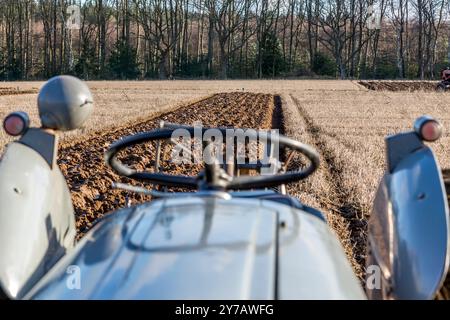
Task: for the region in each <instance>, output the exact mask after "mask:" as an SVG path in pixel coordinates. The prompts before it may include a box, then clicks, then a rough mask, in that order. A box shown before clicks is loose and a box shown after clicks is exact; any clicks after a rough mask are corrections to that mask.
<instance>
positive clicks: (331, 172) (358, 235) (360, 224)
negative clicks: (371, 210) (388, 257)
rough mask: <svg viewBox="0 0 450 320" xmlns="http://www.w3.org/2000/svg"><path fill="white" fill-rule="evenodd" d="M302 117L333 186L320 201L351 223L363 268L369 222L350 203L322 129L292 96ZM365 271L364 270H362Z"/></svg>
mask: <svg viewBox="0 0 450 320" xmlns="http://www.w3.org/2000/svg"><path fill="white" fill-rule="evenodd" d="M291 98H292V100H293V101H294V103H295V105H296V107H297V109H298V111H299V113H300V115H301V117H302V118H303V119H304V121H305V123H306V125H307V127H306V131H307V132H308V133H309V134H310V136H311V138H312V139H313V141H314V144H315V147H316V148H317V149H318V151H319V153H320V154H321V156H322V157H323V159H324V161H325V164H326V167H325V169H326V170H327V173H328V174H327V175H328V179H329V183H330V185H331V186H333V189H334V191H335V192H334V194H333V195H331V198H327V199H326V201H325V200H324V199H321V200H320V201H321V202H323V203H321V204H322V205H323V206H324V207H325V208H327V209H330V210H331V211H332V212H335V213H336V214H339V215H341V216H343V217H344V218H345V220H346V221H347V222H348V223H349V232H350V241H351V243H352V247H353V254H354V257H355V259H356V262H357V263H358V264H359V265H360V266H361V267H363V266H364V263H365V255H366V252H365V251H366V239H365V236H364V235H365V234H366V230H367V221H366V220H365V219H364V217H363V214H362V210H361V205H360V204H358V203H353V202H349V201H348V200H347V199H349V198H350V197H349V195H350V191H349V190H347V189H346V188H345V186H344V185H343V183H342V178H341V177H342V170H341V169H340V168H339V166H337V165H336V158H335V155H334V152H333V151H332V150H331V149H330V148H329V147H328V146H327V143H326V142H325V141H324V140H323V139H322V136H321V134H322V133H321V130H320V127H318V126H317V125H316V124H315V123H314V120H313V119H312V118H311V117H310V116H309V115H308V113H307V111H306V110H305V109H304V108H303V107H302V106H301V104H300V103H299V101H298V99H297V98H295V97H294V96H293V95H291ZM362 269H363V268H362Z"/></svg>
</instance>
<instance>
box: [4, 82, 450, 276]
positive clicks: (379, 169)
mask: <svg viewBox="0 0 450 320" xmlns="http://www.w3.org/2000/svg"><path fill="white" fill-rule="evenodd" d="M41 85H42V83H38V82H21V83H2V84H0V117H1V118H3V117H4V116H5V115H6V114H7V113H8V112H10V111H13V110H24V111H26V112H28V113H29V114H30V116H31V118H32V123H33V124H34V125H38V121H37V119H38V118H37V109H36V106H35V103H36V97H37V91H38V89H39V88H40V86H41ZM88 85H89V87H90V88H91V90H92V92H93V94H94V100H95V111H94V114H93V116H92V118H91V119H90V120H89V121H88V123H87V124H86V126H85V128H83V129H81V130H76V131H75V132H72V133H65V134H63V140H64V141H63V142H62V144H61V147H60V160H59V163H60V166H61V168H62V171H63V173H64V174H65V176H66V178H67V179H68V182H69V187H70V189H71V191H72V198H73V201H74V204H75V208H76V214H77V217H76V218H77V226H78V228H79V232H80V235H82V234H83V233H84V232H85V231H86V230H87V229H89V227H90V226H91V225H92V223H94V222H95V220H96V219H97V218H98V217H99V216H101V215H103V214H105V213H107V212H109V211H110V210H112V209H114V208H118V207H122V206H124V205H125V200H124V199H125V198H124V197H125V194H124V193H123V192H119V191H114V192H113V191H111V190H110V189H109V185H110V182H111V181H115V180H119V178H118V177H117V176H116V175H114V174H113V173H112V172H111V171H109V169H107V168H106V167H105V166H104V165H103V163H102V153H103V151H104V150H106V148H107V147H108V145H109V144H110V143H111V142H113V141H114V140H115V139H117V138H119V137H121V136H123V135H128V134H131V133H134V132H137V131H142V130H148V129H151V128H155V127H157V126H158V120H161V119H165V120H170V121H171V122H184V123H186V122H188V123H189V124H192V122H194V121H202V123H204V124H205V125H234V126H244V127H248V126H252V127H261V128H268V127H270V126H272V127H274V126H275V127H279V128H281V129H283V131H284V133H285V134H286V135H288V136H290V137H292V138H295V139H298V140H300V141H302V142H305V143H308V144H310V145H312V146H314V147H315V148H316V149H317V150H318V151H319V152H320V154H321V156H322V165H321V167H320V170H319V171H318V172H317V173H316V174H315V175H314V176H312V177H310V178H309V179H307V180H305V181H302V182H300V183H297V184H294V185H291V186H289V188H288V191H289V192H290V193H291V194H293V195H295V196H297V197H298V198H299V199H300V200H301V201H303V202H304V203H306V204H308V205H312V206H314V207H316V208H318V209H320V210H322V211H323V212H324V213H325V215H326V217H327V220H328V222H329V223H330V225H331V226H332V227H333V228H334V230H335V231H336V233H337V234H338V236H339V238H340V240H341V243H342V244H343V246H344V248H345V250H346V253H347V255H348V257H349V259H350V260H351V262H352V265H353V267H354V269H355V272H356V273H357V274H358V275H359V276H360V277H362V276H363V274H364V270H363V263H364V259H365V247H364V244H365V235H366V226H367V218H368V216H369V214H370V207H371V203H372V200H373V197H374V193H375V190H376V187H377V185H378V181H379V179H380V178H381V175H382V173H383V170H384V165H385V163H384V137H385V136H386V135H388V134H393V133H397V132H400V131H404V130H409V129H411V128H412V123H413V121H414V119H415V118H416V117H418V116H420V115H423V114H429V115H432V116H434V117H436V118H437V119H439V120H440V121H441V122H442V124H443V126H444V129H445V131H444V135H443V137H442V138H441V139H440V140H439V141H438V142H436V143H434V144H433V149H434V151H435V152H436V154H437V157H438V159H439V161H440V164H441V166H442V167H444V168H450V156H449V151H450V136H449V133H448V132H449V128H450V112H449V106H448V101H447V100H448V95H447V94H445V93H436V92H433V91H432V87H431V86H430V85H429V84H424V85H413V88H414V89H413V90H408V89H404V86H405V85H404V84H400V85H399V88H400V89H398V90H397V89H396V90H392V87H395V88H397V87H396V85H395V84H392V83H389V84H387V85H385V84H371V85H372V87H369V86H368V85H367V84H364V83H362V84H361V83H358V82H356V81H355V82H353V81H323V80H278V81H271V80H265V81H162V82H158V81H146V82H89V83H88ZM374 88H375V89H374ZM250 93H253V94H250ZM278 102H281V106H280V105H277V103H278ZM275 118H276V119H282V123H281V124H280V123H279V121H273V119H275ZM8 141H10V138H9V137H7V136H6V135H5V134H4V133H3V132H1V133H0V149H2V148H3V147H4V145H5V144H6V143H7V142H8ZM147 151H148V150H147ZM128 156H132V158H133V155H128ZM139 156H144V158H139V159H131V160H135V161H137V162H138V164H139V165H141V166H147V165H150V164H151V163H150V161H149V159H148V158H146V157H145V155H139ZM299 161H301V160H300V159H296V162H297V163H298V162H299ZM169 169H170V170H174V172H179V170H180V169H179V168H176V167H172V168H169ZM131 200H132V201H133V202H141V201H144V200H148V199H147V198H145V197H135V198H132V199H131Z"/></svg>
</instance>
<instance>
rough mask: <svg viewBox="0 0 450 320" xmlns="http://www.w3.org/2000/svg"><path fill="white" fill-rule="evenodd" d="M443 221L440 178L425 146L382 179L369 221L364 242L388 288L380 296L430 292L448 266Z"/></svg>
mask: <svg viewBox="0 0 450 320" xmlns="http://www.w3.org/2000/svg"><path fill="white" fill-rule="evenodd" d="M448 220H449V213H448V205H447V196H446V193H445V187H444V184H443V179H442V176H441V172H440V169H439V166H438V165H437V161H436V159H435V156H434V154H433V152H432V151H431V149H429V148H428V147H424V148H421V149H419V150H418V151H415V152H414V153H412V154H410V155H409V156H408V157H406V158H404V159H403V160H402V161H401V162H400V163H399V164H398V165H397V166H396V168H395V170H394V171H393V172H392V174H390V175H386V176H385V177H384V178H383V181H382V183H381V185H380V188H379V191H378V193H377V197H376V199H375V205H374V210H373V213H372V217H371V220H370V223H369V231H370V233H369V240H370V246H371V249H372V252H373V255H374V258H375V261H376V262H377V263H378V264H379V265H380V267H381V271H382V273H383V275H384V277H385V279H386V280H387V281H386V283H388V284H389V286H390V287H391V288H390V289H391V290H386V292H385V293H384V294H387V295H388V296H385V298H396V299H432V298H433V297H434V296H435V294H436V292H437V291H438V290H439V288H440V286H441V285H442V282H443V281H444V279H445V276H446V273H447V270H448V263H449V261H448V259H449V245H448V243H449V221H448ZM389 291H390V292H389Z"/></svg>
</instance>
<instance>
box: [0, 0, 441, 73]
mask: <svg viewBox="0 0 450 320" xmlns="http://www.w3.org/2000/svg"><path fill="white" fill-rule="evenodd" d="M448 13H449V0H334V1H333V0H75V1H73V0H72V1H71V0H0V80H33V79H45V78H49V77H51V76H53V75H57V74H73V75H76V76H79V77H81V78H84V79H91V80H92V79H152V78H155V79H158V78H159V79H170V78H220V79H226V78H277V77H302V76H303V77H314V76H320V77H335V78H341V79H346V78H420V79H426V78H430V79H432V78H436V77H437V76H439V70H440V69H441V68H443V67H444V66H446V65H447V64H449V63H450V62H449V59H450V58H449V56H450V49H449V47H450V46H449V41H450V32H449V22H448V20H447V17H448Z"/></svg>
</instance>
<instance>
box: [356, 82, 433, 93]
mask: <svg viewBox="0 0 450 320" xmlns="http://www.w3.org/2000/svg"><path fill="white" fill-rule="evenodd" d="M358 83H359V84H360V85H362V86H364V87H366V88H367V89H369V90H374V91H435V90H436V86H437V84H438V82H437V81H359V82H358Z"/></svg>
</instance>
